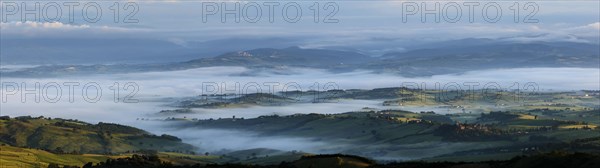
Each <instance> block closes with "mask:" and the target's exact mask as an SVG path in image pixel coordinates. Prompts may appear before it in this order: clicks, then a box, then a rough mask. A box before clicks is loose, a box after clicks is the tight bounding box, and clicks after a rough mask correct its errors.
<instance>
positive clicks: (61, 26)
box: [0, 21, 150, 38]
mask: <svg viewBox="0 0 600 168" xmlns="http://www.w3.org/2000/svg"><path fill="white" fill-rule="evenodd" d="M0 30H2V32H1V33H2V35H3V37H4V36H11V37H12V36H17V37H79V38H81V37H93V35H97V34H103V35H106V34H115V35H119V34H126V33H134V32H148V31H150V29H142V28H124V27H114V26H106V25H102V26H92V25H88V24H68V23H62V22H35V21H25V22H21V21H13V22H6V23H4V22H2V23H0Z"/></svg>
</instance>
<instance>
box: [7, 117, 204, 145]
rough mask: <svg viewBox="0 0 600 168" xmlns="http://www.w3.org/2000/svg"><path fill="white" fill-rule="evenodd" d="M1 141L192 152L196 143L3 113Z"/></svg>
mask: <svg viewBox="0 0 600 168" xmlns="http://www.w3.org/2000/svg"><path fill="white" fill-rule="evenodd" d="M0 142H2V143H5V144H8V145H11V146H16V147H27V148H35V149H43V150H47V151H52V152H54V153H72V154H79V153H95V154H106V153H124V152H133V151H139V150H156V151H178V152H190V151H193V150H194V147H193V146H191V145H188V144H185V143H182V142H181V139H179V138H177V137H174V136H170V135H160V136H157V135H152V134H150V133H148V132H146V131H144V130H140V129H137V128H133V127H129V126H123V125H118V124H111V123H98V124H89V123H85V122H80V121H76V120H65V119H50V118H44V117H37V118H33V117H28V116H26V117H16V118H8V117H2V118H1V119H0Z"/></svg>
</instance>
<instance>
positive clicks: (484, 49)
mask: <svg viewBox="0 0 600 168" xmlns="http://www.w3.org/2000/svg"><path fill="white" fill-rule="evenodd" d="M463 42H464V44H456V43H463ZM435 44H436V45H432V46H430V48H418V49H413V50H409V51H406V52H391V53H387V54H384V55H383V56H381V57H372V56H368V55H364V54H361V53H358V52H353V51H341V50H329V49H305V48H299V47H288V48H282V49H275V48H259V49H253V50H242V51H236V52H228V53H225V54H221V55H218V56H215V57H208V58H199V59H194V60H190V61H185V62H176V63H158V64H136V65H127V64H118V65H54V66H42V67H36V68H29V69H23V70H20V71H13V72H6V71H5V72H3V76H21V77H22V76H36V77H46V76H60V75H78V74H79V75H88V74H90V73H91V74H94V73H131V72H149V71H173V70H185V69H193V68H200V67H211V66H243V67H248V68H264V69H273V68H275V69H285V68H287V67H305V68H318V69H326V70H330V71H333V72H348V71H353V70H358V69H363V70H372V71H375V72H390V73H395V74H399V75H403V76H430V75H439V74H451V73H462V72H467V71H475V70H485V69H498V68H532V67H579V68H600V67H599V63H600V51H599V48H600V46H599V45H597V44H588V43H575V42H529V43H524V42H507V41H493V40H489V39H464V40H458V41H448V42H445V43H435Z"/></svg>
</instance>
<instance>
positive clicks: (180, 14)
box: [0, 0, 600, 49]
mask: <svg viewBox="0 0 600 168" xmlns="http://www.w3.org/2000/svg"><path fill="white" fill-rule="evenodd" d="M35 2H38V3H39V10H37V11H34V12H33V13H36V14H24V15H25V16H22V15H21V14H22V13H23V11H24V8H27V9H28V10H31V9H32V8H33V9H38V8H35V7H34V6H35ZM65 3H68V4H76V6H73V9H74V10H73V13H72V16H71V15H70V13H69V8H68V6H65V5H64V4H65ZM436 3H437V4H438V8H436V6H435V5H436ZM599 3H600V2H598V1H542V2H540V1H482V2H479V1H456V2H455V1H441V2H433V1H425V2H424V1H385V0H381V1H362V0H355V1H354V0H353V1H310V0H302V1H216V2H215V1H197V0H182V1H177V0H170V1H34V2H32V1H2V3H0V4H1V5H2V6H1V8H0V9H2V17H1V19H2V20H1V31H2V32H1V34H2V37H3V38H4V39H11V38H141V39H158V40H164V41H168V42H171V43H174V44H177V45H182V46H185V45H186V44H187V43H188V42H190V41H209V40H215V39H227V38H269V37H284V38H290V39H294V40H297V41H299V43H300V45H301V46H303V47H312V48H322V47H336V46H345V45H346V46H347V45H358V46H370V45H377V44H380V43H390V42H394V43H397V44H398V46H394V47H390V48H388V49H394V48H396V49H401V48H403V45H408V44H410V43H414V42H415V41H423V42H428V41H441V40H449V39H461V38H500V37H504V38H512V39H514V40H523V41H526V40H548V41H549V40H567V41H579V42H590V41H592V42H594V40H596V41H595V42H597V39H598V36H599V35H598V34H599V31H600V13H599V12H598V11H600V10H599V8H600V7H599V6H600V4H599ZM236 4H237V5H238V7H239V8H236ZM23 6H27V7H23ZM56 6H58V7H59V8H60V10H57V9H58V8H57V7H56ZM115 6H119V7H120V8H118V9H119V10H118V11H117V10H115V9H116V7H115ZM14 7H18V8H19V9H17V10H16V11H15V9H14ZM517 7H519V8H517ZM84 9H87V10H84ZM98 9H99V10H98ZM236 9H237V10H236ZM271 9H272V10H271ZM316 9H318V10H316ZM471 9H472V10H471ZM484 9H486V10H484ZM497 9H499V10H497ZM516 9H518V10H516ZM227 10H228V11H227ZM426 10H434V11H433V12H430V13H433V14H427V12H423V11H426ZM83 11H85V14H84V12H83ZM97 11H101V12H97ZM299 11H301V13H302V15H301V16H300V17H298V16H299V15H297V13H298V12H299ZM471 12H472V13H471ZM58 13H60V15H58ZM98 13H100V14H101V15H100V16H99V15H97V14H98ZM117 13H118V14H117ZM259 13H260V14H259ZM458 13H460V14H458ZM517 13H518V14H517ZM515 14H517V16H518V17H517V18H515ZM36 16H37V17H38V18H37V20H36V19H35V17H36ZM98 16H99V17H98ZM436 16H437V17H439V21H437V22H436V21H435V17H436ZM236 17H237V19H239V20H238V21H236ZM71 18H72V20H71ZM297 18H298V19H297ZM422 18H425V19H426V20H425V23H423V20H422ZM496 18H497V19H496ZM223 19H225V20H223ZM515 19H516V20H515ZM115 20H116V21H117V22H118V23H115ZM71 21H72V22H71ZM515 21H516V23H515ZM223 22H225V23H223Z"/></svg>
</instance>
